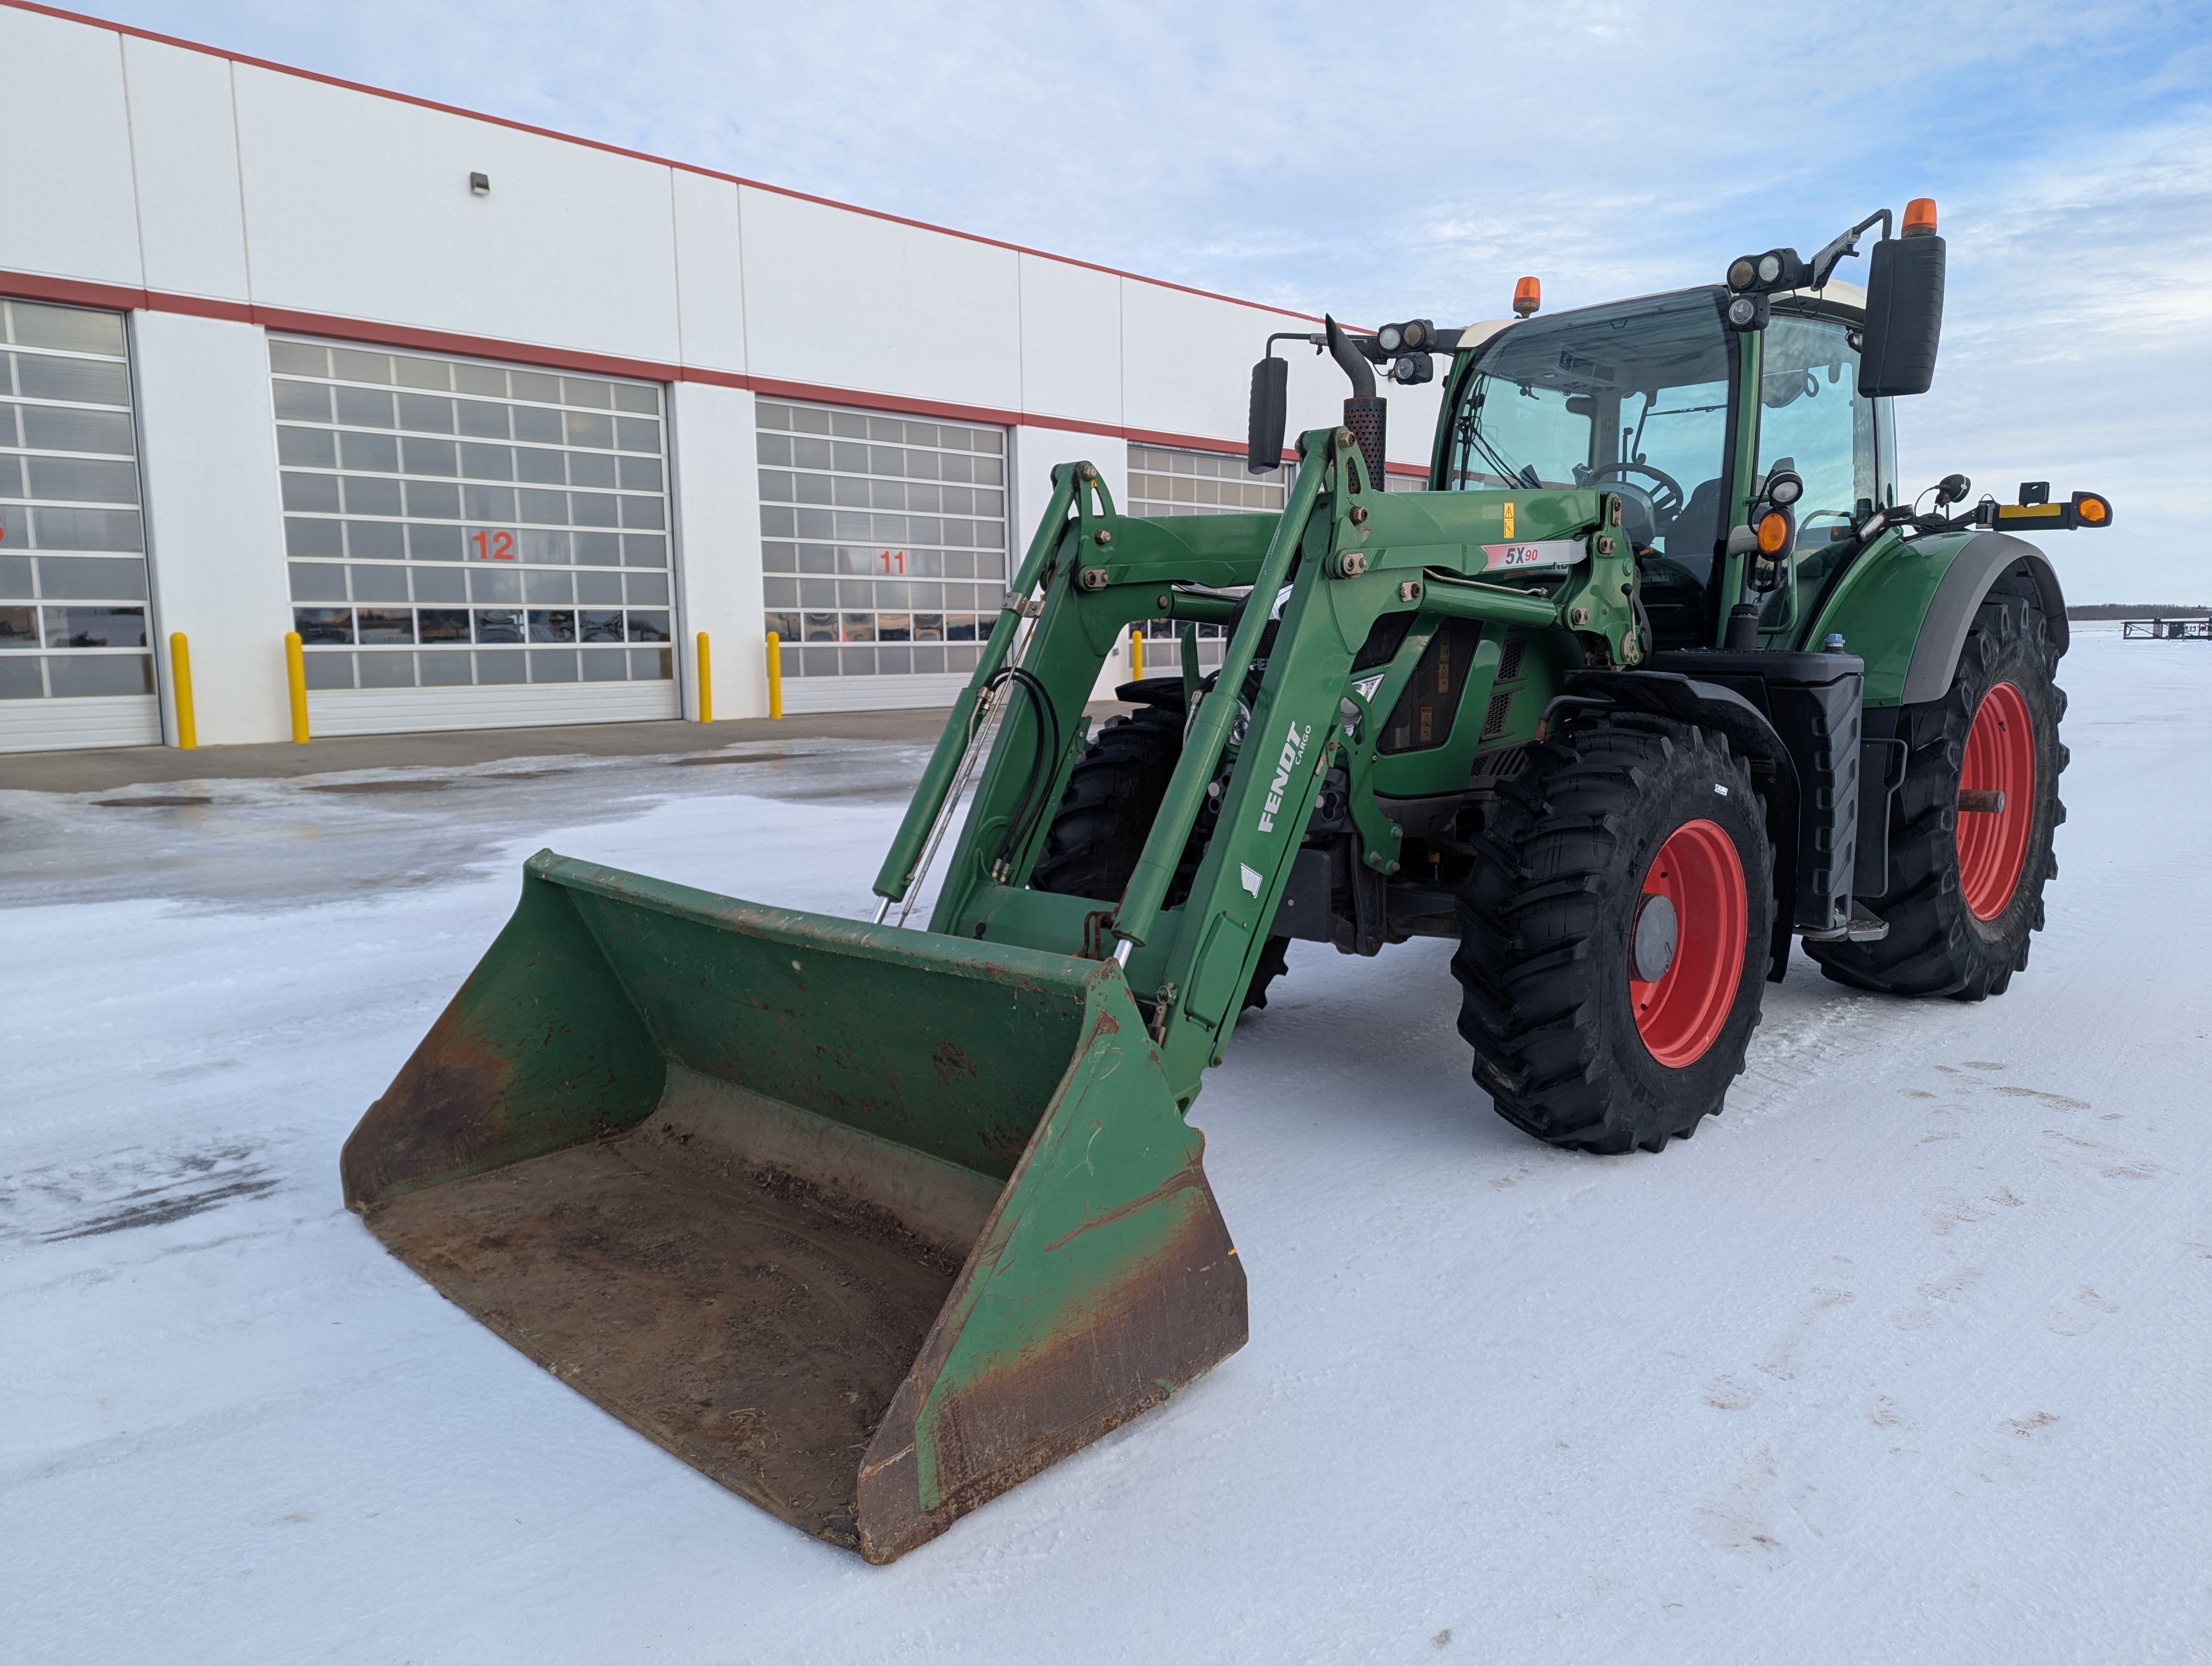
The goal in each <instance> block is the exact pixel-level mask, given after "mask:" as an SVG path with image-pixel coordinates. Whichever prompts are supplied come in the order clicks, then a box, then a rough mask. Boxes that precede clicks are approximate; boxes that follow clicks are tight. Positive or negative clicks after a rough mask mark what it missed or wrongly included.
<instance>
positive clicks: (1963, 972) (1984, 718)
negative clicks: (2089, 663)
mask: <svg viewBox="0 0 2212 1666" xmlns="http://www.w3.org/2000/svg"><path fill="white" fill-rule="evenodd" d="M1998 585H1999V587H1998V588H1997V589H1996V590H1993V591H1991V592H1990V595H1989V597H1988V598H1987V599H1985V600H1984V602H1983V603H1982V605H1981V607H1980V609H1979V611H1978V612H1977V614H1976V616H1975V618H1974V623H1973V625H1972V628H1971V629H1969V630H1968V631H1967V633H1966V645H1965V647H1964V648H1962V649H1961V650H1960V654H1959V669H1958V671H1957V672H1955V673H1954V675H1953V677H1952V678H1951V687H1950V690H1949V691H1948V693H1946V694H1945V695H1944V696H1943V697H1942V699H1941V700H1931V701H1929V702H1927V703H1926V704H1924V705H1918V706H1908V707H1906V708H1905V711H1904V713H1903V716H1902V721H1901V722H1900V724H1899V729H1898V733H1899V737H1900V738H1901V739H1904V740H1905V742H1906V744H1907V747H1908V751H1907V753H1906V761H1905V781H1904V784H1903V785H1902V786H1900V787H1899V788H1898V790H1897V795H1896V798H1895V799H1894V800H1893V802H1892V805H1891V807H1890V824H1889V862H1890V866H1889V878H1890V885H1889V889H1888V890H1887V891H1886V892H1884V893H1883V894H1882V895H1881V896H1880V897H1868V898H1866V899H1864V900H1865V901H1866V902H1867V903H1869V905H1870V906H1871V907H1872V908H1873V909H1874V911H1875V913H1876V914H1878V915H1881V917H1882V918H1883V919H1884V920H1886V921H1888V922H1889V935H1888V936H1887V937H1885V938H1883V939H1881V940H1880V941H1879V942H1874V943H1808V944H1806V945H1805V951H1806V952H1807V953H1808V954H1810V955H1811V956H1812V957H1813V958H1814V959H1815V960H1817V961H1819V962H1820V970H1821V971H1822V972H1823V973H1825V974H1826V976H1829V977H1831V978H1832V979H1834V980H1835V981H1836V982H1838V983H1843V984H1848V985H1849V986H1850V987H1851V988H1855V989H1871V990H1874V991H1876V992H1878V993H1881V994H1899V995H1948V996H1950V997H1951V998H1952V999H1953V1000H1984V999H1985V998H1986V997H1988V996H1990V995H1996V994H2003V993H2004V990H2005V986H2006V985H2007V984H2008V983H2009V982H2011V981H2012V975H2013V974H2014V973H2015V972H2016V971H2020V970H2023V969H2025V968H2026V966H2027V951H2028V941H2029V939H2030V938H2031V937H2032V936H2033V934H2034V933H2036V932H2038V931H2040V930H2041V929H2042V928H2043V887H2044V886H2045V885H2046V884H2048V883H2049V882H2050V881H2051V879H2056V878H2057V874H2058V862H2057V857H2056V856H2055V855H2053V854H2052V851H2051V842H2052V836H2053V834H2054V833H2055V832H2056V830H2057V827H2058V825H2059V824H2060V823H2062V822H2063V821H2064V820H2065V819H2066V806H2064V805H2063V804H2062V803H2060V802H2059V799H2058V776H2059V772H2060V771H2061V770H2063V769H2065V767H2066V763H2067V751H2066V748H2065V747H2064V746H2063V745H2061V744H2060V742H2059V739H2058V723H2059V720H2060V719H2061V718H2062V717H2063V716H2064V715H2065V713H2066V696H2065V694H2064V692H2063V690H2061V689H2060V688H2059V687H2058V685H2057V682H2056V681H2055V680H2053V679H2054V678H2055V677H2056V674H2057V669H2058V652H2057V645H2056V644H2055V642H2054V641H2052V638H2051V630H2050V629H2049V626H2048V624H2047V623H2046V621H2045V617H2044V612H2043V608H2042V606H2041V605H2040V601H2039V599H2038V598H2037V597H2035V596H2034V595H2033V593H2032V587H2031V586H2029V585H2028V584H2027V582H2026V581H2021V584H2020V586H2019V587H2018V588H2014V587H2012V586H2011V584H2010V582H2009V581H2008V580H2002V579H2001V580H2000V581H1998ZM2022 591H2028V592H2029V593H2021V592H2022ZM2023 727H2024V729H2025V732H2024V733H2023V732H2022V730H2023ZM1961 787H1969V788H1973V787H1979V788H1983V789H1985V790H1986V789H1988V788H1990V787H2002V789H2004V791H2005V793H2006V803H2005V807H2004V808H2003V809H2002V811H1999V812H1972V811H1961V810H1960V809H1959V808H1958V803H1959V794H1960V788H1961Z"/></svg>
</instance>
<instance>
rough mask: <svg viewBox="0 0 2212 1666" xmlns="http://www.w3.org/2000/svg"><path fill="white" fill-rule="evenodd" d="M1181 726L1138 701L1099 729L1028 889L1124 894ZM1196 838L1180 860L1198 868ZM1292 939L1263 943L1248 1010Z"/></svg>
mask: <svg viewBox="0 0 2212 1666" xmlns="http://www.w3.org/2000/svg"><path fill="white" fill-rule="evenodd" d="M1182 727H1183V719H1182V713H1181V712H1178V711H1176V710H1173V709H1171V708H1169V707H1165V706H1139V707H1138V708H1137V709H1136V710H1134V711H1133V712H1131V713H1130V714H1128V715H1127V716H1126V717H1116V718H1113V719H1110V720H1109V721H1108V722H1107V723H1106V725H1105V727H1103V728H1102V729H1100V730H1099V732H1098V734H1097V739H1094V740H1092V741H1091V744H1090V745H1088V746H1086V747H1085V748H1084V751H1083V756H1082V757H1080V758H1079V759H1078V760H1077V761H1076V765H1075V768H1074V769H1073V770H1072V771H1070V772H1069V775H1068V778H1067V791H1066V793H1063V794H1061V796H1060V807H1059V809H1057V810H1056V811H1054V812H1053V818H1052V825H1051V827H1050V828H1048V830H1046V833H1045V839H1044V850H1043V852H1042V854H1040V855H1039V856H1038V858H1037V860H1036V868H1035V870H1034V871H1033V872H1032V873H1031V874H1030V887H1031V889H1033V890H1036V891H1051V892H1054V894H1056V895H1059V896H1062V897H1091V898H1094V899H1095V900H1097V901H1098V902H1100V903H1106V904H1108V905H1109V906H1110V905H1112V904H1114V903H1119V902H1120V901H1121V896H1122V893H1124V892H1125V891H1127V890H1128V888H1129V879H1130V876H1131V875H1133V873H1135V872H1136V871H1137V859H1138V858H1139V857H1140V856H1142V855H1143V854H1145V840H1146V837H1147V836H1149V835H1150V834H1151V832H1152V822H1153V819H1154V818H1156V817H1157V816H1158V814H1159V809H1160V800H1162V799H1164V798H1165V797H1166V796H1167V790H1168V781H1169V780H1170V778H1171V777H1172V776H1173V775H1174V774H1175V767H1176V760H1177V759H1179V758H1180V757H1182ZM1191 846H1192V848H1190V849H1189V850H1188V851H1186V852H1185V853H1184V855H1183V860H1182V866H1183V867H1184V868H1185V869H1187V870H1188V871H1189V872H1191V873H1195V872H1196V869H1197V866H1198V859H1199V858H1200V856H1201V855H1203V854H1204V853H1205V845H1204V843H1203V842H1202V841H1200V840H1197V839H1194V840H1192V842H1191ZM1184 883H1185V884H1186V885H1187V884H1188V880H1187V879H1186V880H1185V881H1184ZM1289 943H1290V939H1288V938H1286V937H1271V938H1269V939H1267V942H1266V943H1265V944H1264V945H1262V946H1261V951H1260V959H1259V964H1257V965H1255V967H1254V968H1253V970H1252V982H1251V983H1250V984H1249V986H1248V987H1247V988H1246V989H1245V992H1244V1007H1243V1010H1246V1011H1249V1010H1251V1009H1252V1008H1255V1007H1263V1006H1266V1005H1267V986H1268V985H1269V984H1271V983H1273V982H1274V981H1275V980H1276V979H1277V978H1278V977H1279V976H1282V975H1283V974H1284V973H1285V971H1287V970H1289V968H1288V967H1287V966H1286V965H1285V964H1284V959H1283V952H1284V950H1285V948H1286V947H1287V946H1288V945H1289Z"/></svg>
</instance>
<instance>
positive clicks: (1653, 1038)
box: [1628, 821, 1751, 1070]
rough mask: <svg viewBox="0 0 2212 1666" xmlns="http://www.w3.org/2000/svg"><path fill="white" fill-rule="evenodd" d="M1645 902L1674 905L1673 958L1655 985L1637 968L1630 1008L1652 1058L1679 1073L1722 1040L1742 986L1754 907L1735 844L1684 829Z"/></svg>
mask: <svg viewBox="0 0 2212 1666" xmlns="http://www.w3.org/2000/svg"><path fill="white" fill-rule="evenodd" d="M1644 896H1645V897H1665V898H1666V899H1667V900H1668V902H1669V903H1673V904H1674V918H1675V922H1676V923H1675V939H1674V959H1673V960H1672V961H1671V962H1669V963H1668V966H1667V970H1665V971H1663V972H1662V973H1661V974H1660V975H1659V976H1657V977H1656V978H1655V979H1654V980H1652V981H1651V982H1649V983H1646V982H1641V981H1640V980H1638V977H1637V976H1636V971H1635V965H1634V962H1633V960H1632V961H1631V963H1630V970H1629V974H1628V1000H1629V1004H1630V1006H1632V1007H1633V1008H1634V1009H1635V1012H1636V1031H1637V1033H1638V1035H1639V1036H1641V1037H1643V1038H1644V1047H1645V1048H1646V1049H1648V1050H1649V1051H1650V1055H1651V1056H1652V1057H1653V1058H1655V1059H1656V1060H1657V1061H1659V1062H1660V1063H1661V1064H1663V1065H1665V1066H1666V1067H1668V1069H1670V1070H1679V1069H1680V1068H1681V1067H1683V1066H1685V1065H1689V1064H1695V1063H1696V1062H1697V1061H1699V1059H1701V1058H1703V1057H1705V1052H1706V1049H1709V1048H1711V1046H1712V1044H1713V1043H1715V1042H1716V1041H1717V1040H1719V1039H1720V1033H1721V1031H1722V1029H1723V1027H1725V1026H1726V1025H1727V1023H1728V1016H1729V1009H1730V1008H1731V1007H1733V1006H1735V991H1736V985H1737V984H1738V983H1739V982H1741V981H1742V978H1743V933H1744V930H1745V927H1746V926H1747V923H1748V921H1749V919H1750V915H1751V904H1750V903H1749V902H1748V900H1747V898H1746V897H1745V896H1744V889H1743V862H1742V860H1741V858H1740V857H1738V856H1737V854H1735V840H1733V839H1731V838H1729V836H1728V833H1727V830H1725V829H1723V827H1722V826H1721V825H1720V824H1719V823H1717V822H1709V821H1694V822H1685V823H1684V824H1682V825H1681V826H1680V827H1678V828H1676V829H1675V830H1674V832H1673V833H1672V834H1671V835H1669V836H1668V840H1667V842H1666V843H1665V844H1662V845H1661V846H1660V847H1659V854H1657V855H1656V856H1654V857H1653V858H1652V859H1651V867H1650V872H1648V873H1645V874H1644ZM1637 906H1638V909H1641V908H1642V907H1643V906H1644V903H1642V901H1640V900H1639V901H1638V904H1637Z"/></svg>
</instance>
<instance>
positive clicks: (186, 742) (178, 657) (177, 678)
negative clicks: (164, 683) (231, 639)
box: [169, 630, 200, 752]
mask: <svg viewBox="0 0 2212 1666" xmlns="http://www.w3.org/2000/svg"><path fill="white" fill-rule="evenodd" d="M169 692H170V693H171V694H172V695H173V696H175V699H176V705H177V746H178V749H179V751H186V752H189V751H192V750H193V749H194V748H196V747H197V746H198V745H199V744H200V732H199V726H198V725H197V724H196V723H194V722H193V721H192V650H191V645H190V644H189V643H187V642H186V641H185V633H184V632H183V631H181V630H173V631H171V632H170V633H169Z"/></svg>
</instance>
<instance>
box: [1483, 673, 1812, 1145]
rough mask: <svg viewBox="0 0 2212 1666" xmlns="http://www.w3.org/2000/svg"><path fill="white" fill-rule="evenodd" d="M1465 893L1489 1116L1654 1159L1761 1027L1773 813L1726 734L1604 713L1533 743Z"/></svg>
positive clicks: (1718, 1097)
mask: <svg viewBox="0 0 2212 1666" xmlns="http://www.w3.org/2000/svg"><path fill="white" fill-rule="evenodd" d="M1529 763H1530V767H1529V768H1528V769H1524V770H1523V771H1522V773H1521V774H1520V775H1518V776H1516V778H1514V779H1513V780H1512V781H1509V782H1507V783H1506V784H1505V785H1504V787H1502V788H1501V789H1500V791H1499V793H1498V797H1497V799H1496V800H1494V801H1493V802H1492V806H1491V808H1490V810H1489V812H1488V814H1487V817H1486V826H1485V828H1484V830H1483V831H1482V832H1481V833H1480V834H1479V835H1478V836H1476V837H1475V839H1474V846H1475V850H1476V856H1475V860H1474V872H1473V873H1471V874H1470V875H1469V877H1468V881H1467V884H1466V886H1465V888H1464V889H1463V891H1462V893H1461V897H1460V932H1461V937H1460V951H1459V953H1458V954H1457V955H1455V957H1454V958H1453V960H1452V971H1453V974H1454V975H1455V976H1456V977H1457V978H1458V979H1459V982H1460V985H1461V990H1462V1001H1461V1012H1460V1021H1459V1029H1460V1034H1461V1035H1462V1036H1463V1037H1466V1039H1467V1041H1468V1044H1469V1045H1470V1046H1471V1047H1473V1049H1474V1079H1475V1080H1476V1081H1477V1082H1478V1083H1479V1084H1480V1085H1481V1086H1482V1087H1483V1088H1485V1089H1486V1091H1488V1092H1489V1094H1490V1097H1491V1102H1492V1104H1493V1105H1495V1106H1496V1108H1497V1110H1498V1115H1499V1116H1503V1117H1504V1118H1505V1120H1506V1121H1507V1122H1510V1123H1512V1124H1513V1125H1514V1126H1515V1127H1516V1128H1521V1129H1522V1130H1523V1131H1524V1132H1526V1133H1528V1134H1534V1135H1535V1136H1536V1138H1538V1139H1539V1140H1547V1141H1548V1142H1549V1143H1551V1144H1553V1145H1555V1146H1573V1147H1576V1148H1578V1149H1580V1150H1583V1151H1588V1152H1603V1153H1616V1152H1626V1151H1629V1150H1631V1149H1641V1150H1644V1151H1651V1152H1656V1151H1658V1150H1660V1149H1661V1148H1662V1147H1663V1146H1665V1145H1666V1143H1667V1142H1668V1140H1670V1139H1683V1140H1686V1139H1687V1138H1689V1137H1690V1135H1691V1134H1692V1132H1694V1131H1695V1129H1696V1128H1697V1126H1698V1123H1699V1122H1700V1121H1701V1120H1703V1119H1704V1118H1705V1117H1706V1116H1711V1115H1714V1114H1715V1113H1717V1111H1718V1110H1720V1109H1721V1104H1722V1101H1723V1099H1724V1098H1725V1097H1726V1096H1727V1093H1728V1089H1729V1083H1731V1082H1733V1081H1734V1080H1735V1079H1736V1077H1737V1076H1738V1075H1740V1074H1741V1073H1742V1070H1743V1057H1744V1048H1745V1046H1746V1044H1747V1043H1748V1042H1749V1040H1750V1038H1751V1032H1752V1030H1753V1027H1754V1026H1755V1025H1757V1024H1758V1022H1759V997H1760V994H1761V983H1762V974H1763V973H1764V971H1765V959H1766V955H1767V952H1768V944H1769V940H1770V935H1771V931H1772V926H1773V918H1774V857H1773V849H1772V847H1771V845H1770V843H1769V842H1768V839H1767V830H1766V812H1765V805H1764V803H1763V802H1762V801H1761V800H1760V799H1759V794H1758V792H1757V789H1756V788H1755V787H1753V783H1752V779H1751V774H1750V771H1749V770H1748V769H1747V768H1746V766H1745V764H1744V762H1743V760H1742V759H1741V757H1738V756H1737V755H1736V754H1735V752H1734V751H1732V750H1731V749H1730V747H1729V744H1728V742H1727V741H1726V739H1723V737H1722V736H1720V735H1718V734H1717V733H1713V732H1711V731H1710V730H1706V729H1702V728H1699V727H1696V726H1694V725H1692V724H1688V723H1683V722H1679V721H1674V720H1673V719H1668V718H1662V717H1656V716H1647V715H1644V714H1633V713H1614V714H1609V715H1607V716H1606V717H1604V718H1602V719H1600V720H1597V721H1590V722H1587V723H1585V724H1583V725H1582V726H1581V727H1577V728H1576V729H1574V730H1572V731H1571V732H1570V733H1567V734H1566V735H1565V736H1564V737H1562V738H1561V739H1557V740H1553V741H1548V742H1546V743H1543V744H1541V745H1537V746H1536V747H1534V749H1533V751H1532V753H1531V757H1530V760H1529Z"/></svg>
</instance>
